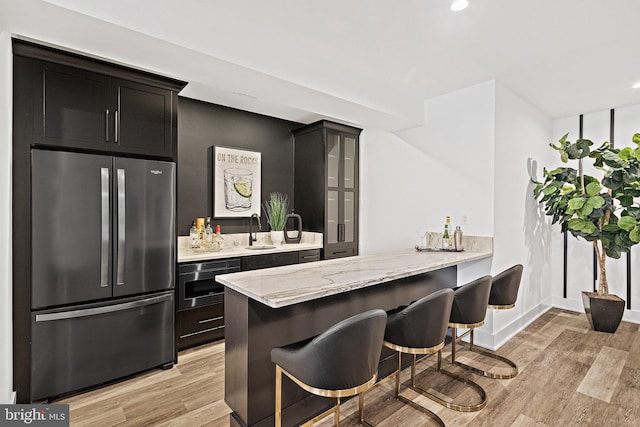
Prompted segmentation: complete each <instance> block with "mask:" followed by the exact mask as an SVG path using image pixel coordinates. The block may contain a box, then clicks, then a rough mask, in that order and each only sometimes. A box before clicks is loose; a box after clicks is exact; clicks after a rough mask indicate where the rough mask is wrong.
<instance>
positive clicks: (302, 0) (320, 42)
mask: <svg viewBox="0 0 640 427" xmlns="http://www.w3.org/2000/svg"><path fill="white" fill-rule="evenodd" d="M469 3H470V5H469V7H468V8H467V9H466V10H464V11H462V12H457V13H456V12H452V11H451V10H450V9H449V5H450V0H421V1H417V0H403V1H400V2H391V1H388V0H323V1H313V2H312V1H308V0H269V1H260V0H234V1H229V0H209V1H206V0H180V1H172V0H126V1H125V0H109V1H104V0H20V1H19V2H18V1H15V0H0V26H1V28H2V29H3V30H7V31H10V32H11V33H13V34H17V35H21V36H23V37H26V38H32V39H36V40H40V41H46V42H48V43H51V44H54V45H59V46H64V47H65V48H70V49H74V50H77V51H81V52H84V53H90V54H92V55H95V56H98V57H103V58H107V59H109V60H112V61H116V62H120V63H124V64H128V65H131V66H134V67H137V68H142V69H147V70H151V71H155V72H158V73H161V74H165V75H168V76H171V77H176V78H179V79H183V80H185V81H188V82H189V84H188V86H187V87H186V88H185V89H184V90H183V92H182V93H181V95H183V96H187V97H191V98H195V99H201V100H204V101H208V102H212V103H216V104H222V105H227V106H231V107H235V108H240V109H243V110H248V111H254V112H257V113H261V114H267V115H270V116H275V117H281V118H285V119H289V120H294V121H300V122H305V123H308V122H312V121H314V120H317V119H319V118H329V119H333V120H337V121H341V122H345V123H353V124H356V125H359V126H362V127H365V128H374V129H385V130H390V131H397V130H401V129H406V128H410V127H415V126H418V125H421V124H422V123H423V121H424V112H423V111H424V110H423V105H424V100H425V99H428V98H431V97H434V96H438V95H442V94H445V93H448V92H451V91H455V90H458V89H462V88H464V87H468V86H471V85H474V84H477V83H481V82H484V81H487V80H492V79H495V80H497V81H499V82H500V83H501V84H503V85H504V86H506V87H507V88H509V89H511V90H512V91H513V92H515V93H517V94H518V95H520V96H521V97H523V98H524V99H526V100H528V101H529V102H530V103H531V104H533V105H534V106H536V107H537V108H539V109H540V110H542V111H543V112H544V113H546V114H547V115H548V116H549V117H551V118H558V117H564V116H569V115H574V114H580V113H588V112H592V111H599V110H605V109H609V108H614V107H620V106H624V105H629V104H636V103H640V89H635V90H634V89H632V88H631V86H632V85H633V84H634V83H636V82H640V55H638V54H637V49H638V42H637V40H638V36H637V17H638V16H640V2H639V1H637V0H615V1H602V0H536V1H532V0H469Z"/></svg>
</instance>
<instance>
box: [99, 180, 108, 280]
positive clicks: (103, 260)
mask: <svg viewBox="0 0 640 427" xmlns="http://www.w3.org/2000/svg"><path fill="white" fill-rule="evenodd" d="M100 194H101V196H100V199H101V206H100V208H101V214H100V287H101V288H106V287H108V286H109V168H100Z"/></svg>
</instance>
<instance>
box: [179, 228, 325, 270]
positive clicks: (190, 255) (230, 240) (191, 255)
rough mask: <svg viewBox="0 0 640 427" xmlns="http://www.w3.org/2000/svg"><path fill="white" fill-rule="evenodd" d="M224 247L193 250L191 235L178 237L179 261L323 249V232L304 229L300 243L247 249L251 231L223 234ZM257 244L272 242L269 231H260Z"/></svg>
mask: <svg viewBox="0 0 640 427" xmlns="http://www.w3.org/2000/svg"><path fill="white" fill-rule="evenodd" d="M222 237H223V238H224V249H222V250H221V251H219V252H211V251H204V250H199V249H196V250H192V249H191V248H190V246H189V236H179V237H178V263H183V262H193V261H208V260H215V259H225V258H236V257H244V256H252V255H260V254H273V253H279V252H293V251H304V250H307V249H322V233H310V232H306V231H303V232H302V239H301V241H300V243H286V244H282V245H276V246H275V247H274V248H273V249H259V250H255V249H247V247H248V246H249V233H242V234H223V235H222ZM254 245H256V246H265V245H269V246H272V244H271V238H270V237H269V233H268V232H267V233H265V232H260V233H258V241H257V242H255V243H254Z"/></svg>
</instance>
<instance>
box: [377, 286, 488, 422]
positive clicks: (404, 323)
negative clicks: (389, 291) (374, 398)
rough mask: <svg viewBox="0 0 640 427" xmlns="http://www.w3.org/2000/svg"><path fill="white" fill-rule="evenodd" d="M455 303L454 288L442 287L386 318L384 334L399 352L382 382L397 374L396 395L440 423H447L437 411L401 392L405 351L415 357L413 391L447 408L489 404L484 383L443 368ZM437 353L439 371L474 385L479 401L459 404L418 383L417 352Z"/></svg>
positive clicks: (388, 344)
mask: <svg viewBox="0 0 640 427" xmlns="http://www.w3.org/2000/svg"><path fill="white" fill-rule="evenodd" d="M452 304H453V291H452V290H451V289H442V290H439V291H437V292H434V293H432V294H429V295H427V296H426V297H423V298H421V299H419V300H418V301H415V302H414V303H412V304H410V305H409V306H408V307H405V308H403V309H402V310H401V311H398V312H397V313H393V314H390V315H389V317H388V319H387V329H386V331H385V334H384V345H385V347H388V348H390V349H392V350H395V351H397V352H398V358H397V361H398V367H397V370H396V371H395V372H394V373H392V374H391V375H389V377H387V378H385V379H384V380H381V381H380V382H381V383H382V382H383V381H386V380H387V379H389V378H392V377H394V376H395V379H396V390H395V395H396V398H397V399H398V400H400V401H402V402H404V403H407V404H409V405H411V406H413V407H414V408H416V409H419V410H420V411H422V412H424V413H425V414H427V415H429V416H431V417H433V418H435V419H436V421H438V422H439V423H440V425H444V423H443V422H442V420H440V418H439V417H438V416H437V415H435V414H434V413H433V412H431V411H429V410H428V409H427V408H425V407H423V406H421V405H419V404H418V403H416V402H414V401H412V400H409V399H406V398H404V397H403V396H402V395H401V394H400V371H401V369H402V354H403V353H406V354H411V355H413V358H412V361H411V385H410V387H409V388H411V389H412V390H413V391H415V392H417V393H420V394H422V395H424V396H425V397H428V398H429V399H431V400H433V401H435V402H437V403H439V404H441V405H443V406H445V407H447V408H450V409H455V410H458V411H465V412H470V411H475V410H479V409H481V408H483V407H484V406H485V405H486V402H487V399H486V393H485V391H484V390H483V389H482V387H480V386H479V385H477V384H476V383H474V382H472V381H469V380H467V379H464V378H462V377H460V376H458V375H456V374H454V373H452V372H449V371H445V370H444V369H441V363H442V352H441V351H442V348H443V347H444V342H445V338H446V334H447V328H448V322H449V316H450V314H451V306H452ZM434 353H437V354H438V364H437V371H438V372H440V373H443V374H445V375H447V376H449V377H451V378H453V379H454V380H457V381H460V382H463V383H465V384H467V385H470V386H471V387H473V388H474V390H475V392H476V393H477V394H478V395H479V396H480V403H478V404H476V405H471V406H468V405H458V404H456V403H453V402H451V401H447V400H444V399H443V397H444V395H445V393H438V395H436V394H433V393H430V392H428V391H426V390H424V389H422V388H420V387H418V386H417V385H416V373H415V367H416V363H417V362H418V361H417V355H426V356H429V355H431V354H434ZM425 359H426V357H423V358H422V359H420V361H422V360H425Z"/></svg>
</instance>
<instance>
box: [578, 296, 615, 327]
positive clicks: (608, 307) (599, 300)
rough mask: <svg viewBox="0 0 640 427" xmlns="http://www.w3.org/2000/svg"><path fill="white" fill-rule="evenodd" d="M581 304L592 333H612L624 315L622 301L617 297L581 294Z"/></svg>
mask: <svg viewBox="0 0 640 427" xmlns="http://www.w3.org/2000/svg"><path fill="white" fill-rule="evenodd" d="M582 304H583V305H584V311H585V313H587V318H588V319H589V323H590V324H591V327H592V328H593V330H594V331H600V332H609V333H614V332H615V331H616V329H618V326H619V325H620V321H621V320H622V314H623V313H624V300H623V299H622V298H620V297H619V296H617V295H611V294H609V295H598V293H597V292H582Z"/></svg>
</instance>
